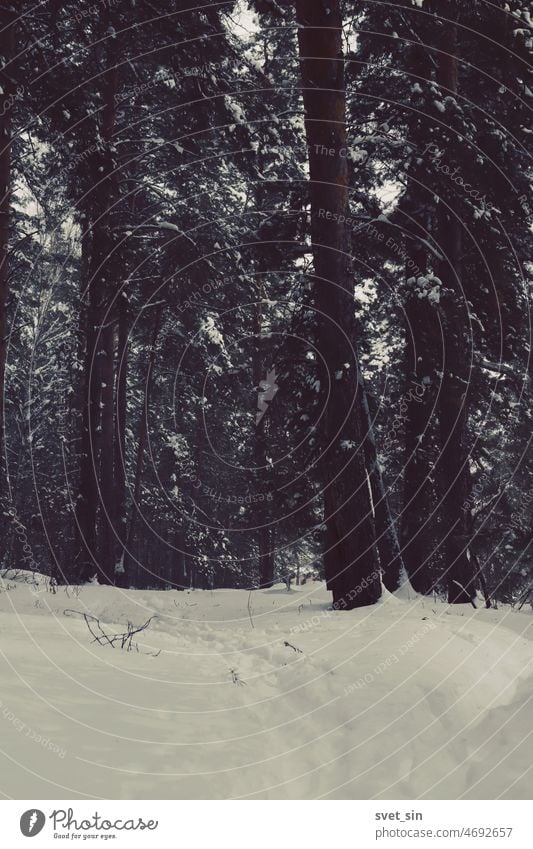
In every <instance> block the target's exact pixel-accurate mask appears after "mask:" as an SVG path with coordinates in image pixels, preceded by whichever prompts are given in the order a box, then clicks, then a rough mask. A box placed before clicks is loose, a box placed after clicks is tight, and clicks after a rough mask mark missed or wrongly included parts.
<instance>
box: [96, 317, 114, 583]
mask: <svg viewBox="0 0 533 849" xmlns="http://www.w3.org/2000/svg"><path fill="white" fill-rule="evenodd" d="M104 322H105V327H104V330H103V331H102V335H101V342H100V346H101V350H100V353H99V356H100V357H101V360H102V402H101V416H102V424H101V435H102V442H101V446H102V452H101V456H100V499H101V502H102V513H101V534H100V545H99V557H100V567H101V578H102V581H104V582H105V583H107V584H114V582H115V565H116V563H115V543H116V537H115V526H116V502H115V475H114V460H115V446H114V400H115V398H114V395H115V393H114V388H115V387H114V378H115V325H114V319H113V318H112V317H111V316H110V315H109V314H108V315H107V316H105V317H104ZM100 346H99V347H100Z"/></svg>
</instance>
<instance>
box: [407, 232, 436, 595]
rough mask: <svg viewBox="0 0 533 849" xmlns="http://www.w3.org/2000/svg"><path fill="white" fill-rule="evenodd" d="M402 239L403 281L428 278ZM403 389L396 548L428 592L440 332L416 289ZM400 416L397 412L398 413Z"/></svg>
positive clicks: (423, 259)
mask: <svg viewBox="0 0 533 849" xmlns="http://www.w3.org/2000/svg"><path fill="white" fill-rule="evenodd" d="M416 238H417V236H416V233H415V234H414V240H413V238H411V237H408V239H407V245H406V247H407V257H408V264H407V265H406V276H407V278H408V279H409V278H412V277H413V276H416V275H414V274H413V268H416V269H419V270H420V274H421V275H424V274H427V273H428V268H427V253H426V250H425V249H424V248H422V247H420V246H419V245H417V244H416ZM405 333H406V358H405V375H406V378H407V380H406V384H405V392H404V394H403V397H402V401H401V402H400V403H401V404H403V406H404V408H405V459H404V506H403V511H402V533H401V538H402V545H403V552H404V559H405V564H406V568H407V572H408V575H409V580H410V581H411V584H412V586H413V588H414V589H415V590H416V591H417V592H420V593H429V592H431V590H432V589H433V584H434V580H433V578H432V575H431V571H430V568H429V567H430V563H431V560H432V558H433V557H434V556H435V555H434V550H435V546H436V510H437V504H436V498H435V485H434V480H433V475H432V468H433V462H434V449H433V448H432V438H433V439H434V438H435V435H434V430H435V426H434V425H433V423H432V418H434V417H435V399H436V394H437V393H436V372H437V369H438V368H439V364H440V356H439V353H440V352H439V347H440V346H441V337H442V331H441V328H440V324H439V320H438V315H437V312H436V310H435V309H434V308H433V307H432V305H431V304H430V303H428V301H427V298H418V297H417V293H416V287H415V286H412V287H409V293H408V295H407V298H406V301H405ZM399 412H400V415H401V414H402V410H400V411H399Z"/></svg>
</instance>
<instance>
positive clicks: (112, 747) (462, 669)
mask: <svg viewBox="0 0 533 849" xmlns="http://www.w3.org/2000/svg"><path fill="white" fill-rule="evenodd" d="M30 580H31V581H33V580H35V581H36V582H37V583H36V584H35V585H34V584H32V583H30V582H29V581H30ZM0 590H1V591H0V749H1V752H0V760H1V764H2V769H1V773H0V775H1V776H2V777H1V780H0V790H1V791H2V793H3V794H4V795H5V796H7V797H10V798H19V799H22V798H23V799H28V798H39V799H54V798H57V797H64V798H69V799H77V798H79V799H83V798H103V799H105V798H116V799H127V798H130V799H151V798H155V799H158V798H162V799H228V798H261V799H278V798H282V799H283V798H290V799H316V798H330V799H347V798H348V799H350V798H351V799H354V798H355V799H370V798H384V799H387V798H389V799H419V798H424V799H443V798H450V799H457V798H466V799H493V798H510V799H527V798H530V795H531V780H530V773H529V770H530V768H531V763H532V762H533V758H532V747H531V738H530V737H529V736H528V735H529V734H530V727H531V705H528V702H529V700H530V699H531V695H532V692H533V677H532V670H531V656H532V653H531V648H532V644H531V636H532V627H531V625H532V621H533V620H532V617H531V611H526V610H524V611H522V612H517V611H513V610H510V609H509V608H503V609H500V610H485V609H483V608H480V609H479V610H474V609H473V608H472V607H468V606H462V605H460V606H458V605H455V606H448V605H446V604H444V603H442V602H435V601H434V600H433V599H430V598H420V597H417V596H416V594H415V593H414V592H413V591H412V590H411V589H410V588H409V587H408V586H407V587H404V588H403V589H402V591H400V593H399V594H398V597H396V596H393V595H391V594H389V593H387V592H385V593H384V596H383V598H382V600H381V602H380V603H379V604H377V605H374V606H372V607H365V608H360V609H358V610H354V611H332V610H331V609H330V604H331V597H330V595H329V593H327V591H326V589H325V586H324V584H323V583H321V582H308V583H307V584H305V585H304V586H301V587H295V588H293V589H291V591H290V592H287V590H286V587H285V586H284V585H282V586H275V587H274V588H272V589H270V590H261V591H258V590H256V591H253V592H251V593H248V592H246V591H243V590H215V591H188V592H187V591H186V592H179V591H177V590H168V591H141V590H121V589H118V588H112V587H103V586H98V585H96V584H95V585H89V586H85V587H83V588H81V592H79V593H78V592H77V591H76V590H75V589H73V588H66V589H65V588H64V587H60V588H58V589H57V592H56V593H52V592H50V591H49V587H48V588H47V582H46V581H45V580H44V579H42V578H40V576H35V577H34V576H30V575H29V573H26V574H24V573H19V575H18V576H17V577H13V574H12V573H11V574H10V573H7V575H6V574H5V573H4V578H3V582H0ZM68 610H75V611H80V612H86V613H89V614H91V615H93V616H96V617H98V619H99V620H100V623H101V625H102V628H103V629H104V630H105V631H106V632H107V633H109V634H114V633H118V632H121V631H123V630H124V628H125V626H126V625H127V623H128V622H132V623H134V624H136V625H140V624H142V623H143V622H144V621H146V620H147V619H148V618H149V617H150V616H155V617H156V618H154V619H153V620H152V622H151V624H150V627H149V629H147V630H146V631H144V632H143V633H142V634H141V635H140V638H139V639H138V651H137V650H136V649H134V650H133V651H131V652H126V651H124V650H121V649H120V648H118V647H116V648H112V647H110V646H109V645H106V646H103V645H99V644H98V643H95V642H92V637H91V635H90V633H89V631H88V629H87V627H86V624H85V622H84V620H83V617H82V616H81V615H77V614H71V613H68V612H65V611H68ZM287 644H288V645H287Z"/></svg>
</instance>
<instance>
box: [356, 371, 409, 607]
mask: <svg viewBox="0 0 533 849" xmlns="http://www.w3.org/2000/svg"><path fill="white" fill-rule="evenodd" d="M362 392H363V412H364V416H365V418H364V421H363V427H364V428H365V430H366V439H365V453H366V465H367V469H368V470H369V476H370V484H371V488H372V501H373V504H374V519H375V523H376V542H377V548H378V553H379V565H380V568H381V575H382V579H383V583H384V585H385V587H386V588H387V589H388V591H389V592H391V593H393V592H395V591H396V590H397V589H399V587H400V586H401V583H402V578H403V577H404V576H405V574H406V568H405V564H404V560H403V555H402V550H401V546H400V541H399V538H398V532H397V530H396V522H395V520H394V519H393V516H392V513H391V510H390V505H389V499H388V496H387V491H386V489H385V484H384V482H383V475H382V474H381V469H380V466H379V459H378V450H377V445H376V439H375V436H374V428H373V425H372V412H371V410H370V404H369V397H368V393H367V392H366V389H364V387H363V389H362Z"/></svg>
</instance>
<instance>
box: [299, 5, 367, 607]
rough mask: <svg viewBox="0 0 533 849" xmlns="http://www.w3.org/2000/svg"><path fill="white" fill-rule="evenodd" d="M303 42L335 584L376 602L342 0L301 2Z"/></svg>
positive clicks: (328, 563) (338, 596)
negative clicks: (349, 221) (351, 226)
mask: <svg viewBox="0 0 533 849" xmlns="http://www.w3.org/2000/svg"><path fill="white" fill-rule="evenodd" d="M296 8H297V18H298V25H299V28H298V42H299V49H300V63H301V75H302V88H303V101H304V112H305V127H306V135H307V144H308V149H309V170H310V195H311V213H312V228H311V235H312V242H313V258H314V293H315V301H314V305H315V308H316V310H317V321H318V348H319V352H320V354H321V356H322V358H323V362H324V363H325V367H326V369H327V375H325V376H324V377H325V380H326V381H327V380H328V379H329V381H330V383H329V397H328V399H327V406H326V409H325V413H324V416H323V420H322V422H323V426H322V432H321V448H322V455H321V470H322V480H323V487H324V523H325V525H326V548H325V554H324V566H325V574H326V580H327V585H328V588H329V589H330V590H331V591H332V593H333V603H334V606H335V607H337V608H342V609H346V608H353V607H358V606H362V605H365V604H372V603H374V602H376V601H377V600H378V599H379V597H380V595H381V582H380V576H379V568H378V561H377V555H376V550H375V534H374V521H373V516H372V508H371V503H370V496H369V491H368V481H367V474H366V469H365V462H364V451H363V448H362V437H363V434H362V428H361V422H362V420H363V416H362V413H361V404H362V397H361V396H362V392H361V387H360V386H359V381H358V363H357V357H356V354H355V351H354V348H355V344H356V339H355V335H356V334H355V316H354V300H353V277H352V270H351V262H350V257H349V254H348V251H349V244H350V242H349V238H348V236H349V234H348V231H347V228H346V225H345V224H344V223H343V222H344V221H345V220H346V218H347V217H348V211H349V203H348V168H347V160H346V155H344V156H343V155H342V152H344V154H345V153H346V146H347V134H346V91H345V82H344V58H343V53H342V29H341V27H342V17H341V11H340V2H339V0H332V2H328V3H327V4H326V3H322V2H314V3H309V2H306V0H298V2H297V4H296Z"/></svg>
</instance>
